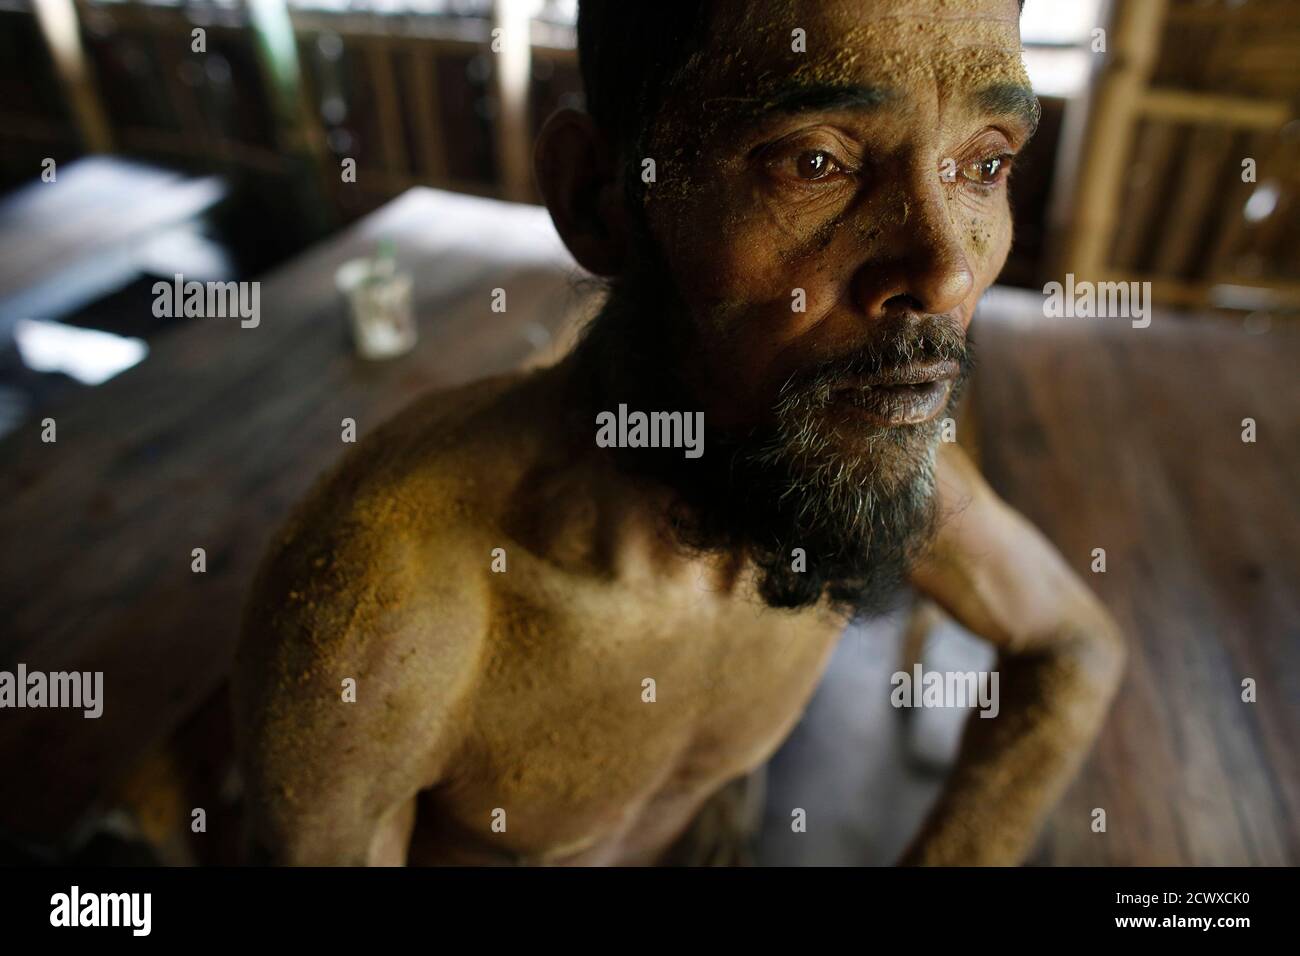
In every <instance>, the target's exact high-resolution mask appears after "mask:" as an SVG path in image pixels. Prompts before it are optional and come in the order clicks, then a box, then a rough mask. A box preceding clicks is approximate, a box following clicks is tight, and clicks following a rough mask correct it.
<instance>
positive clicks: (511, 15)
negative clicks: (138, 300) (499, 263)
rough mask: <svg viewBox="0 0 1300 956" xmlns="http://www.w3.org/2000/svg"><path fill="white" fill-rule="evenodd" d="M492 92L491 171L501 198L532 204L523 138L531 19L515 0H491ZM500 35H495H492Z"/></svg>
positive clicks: (526, 139) (528, 157)
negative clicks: (496, 176)
mask: <svg viewBox="0 0 1300 956" xmlns="http://www.w3.org/2000/svg"><path fill="white" fill-rule="evenodd" d="M492 28H493V29H492V32H493V34H495V35H494V36H493V38H492V46H491V48H492V51H493V53H492V62H493V70H492V88H493V94H494V96H495V98H496V105H497V111H496V150H497V168H498V171H499V175H500V177H501V192H502V195H503V197H504V198H506V199H513V200H515V201H517V202H525V201H528V200H530V199H532V198H533V164H532V150H531V148H530V147H531V143H530V139H531V137H530V136H529V132H528V79H529V76H530V74H531V72H532V35H531V30H532V18H531V17H530V16H529V15H528V8H527V6H526V5H525V4H522V3H519V2H518V0H493V4H492ZM498 31H500V32H498Z"/></svg>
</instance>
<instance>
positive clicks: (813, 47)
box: [642, 0, 1029, 264]
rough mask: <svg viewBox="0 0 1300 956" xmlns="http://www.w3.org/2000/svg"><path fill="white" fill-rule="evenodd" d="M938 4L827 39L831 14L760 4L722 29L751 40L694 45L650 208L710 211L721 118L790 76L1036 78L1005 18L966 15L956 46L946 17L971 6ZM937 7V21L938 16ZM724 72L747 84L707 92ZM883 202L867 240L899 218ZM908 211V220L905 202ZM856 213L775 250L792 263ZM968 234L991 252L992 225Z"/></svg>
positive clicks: (833, 79)
mask: <svg viewBox="0 0 1300 956" xmlns="http://www.w3.org/2000/svg"><path fill="white" fill-rule="evenodd" d="M934 6H935V7H937V9H936V10H934V11H927V12H928V13H929V16H922V15H917V16H902V15H885V16H876V17H874V18H873V19H871V20H869V21H865V22H862V23H858V24H856V25H855V26H853V27H850V28H849V29H847V30H844V29H839V28H836V29H835V30H834V42H833V43H831V44H826V43H824V42H823V33H824V32H825V31H827V30H830V29H831V28H830V27H828V26H823V24H824V23H825V20H824V19H823V16H824V15H822V14H819V13H818V12H817V11H816V10H815V9H810V8H808V7H807V6H805V5H803V4H801V3H799V2H797V0H783V2H780V3H766V4H756V5H754V6H751V7H749V8H748V9H746V10H745V11H744V12H743V13H742V14H740V16H739V18H738V20H737V22H736V23H735V24H734V25H728V26H727V29H725V30H722V29H719V30H717V31H716V33H717V34H718V35H727V36H737V37H744V38H746V42H745V43H743V44H737V45H736V46H734V47H732V48H730V49H716V48H711V49H707V50H699V51H696V52H695V53H694V54H692V55H691V57H690V58H689V59H688V60H687V62H686V63H685V64H684V65H683V67H682V68H681V69H680V70H679V71H678V73H677V75H676V76H675V77H674V78H673V79H672V80H671V81H670V82H669V83H668V84H667V87H668V90H669V92H668V94H667V96H666V98H665V101H664V104H663V106H664V108H663V109H662V110H661V112H660V115H659V118H658V120H657V121H656V124H655V126H654V128H653V129H652V130H651V131H650V132H649V134H648V135H647V138H646V143H647V150H648V153H649V155H652V156H658V157H660V161H659V163H658V166H659V175H658V176H657V181H656V182H655V183H653V184H650V185H649V186H648V187H647V188H646V189H645V190H644V191H643V196H642V199H643V203H644V204H645V205H646V207H647V211H649V207H650V206H651V205H652V204H658V203H661V202H669V203H673V202H675V203H679V204H681V206H680V207H679V209H678V210H677V211H676V213H675V217H674V218H676V216H683V217H686V218H687V219H689V220H690V221H703V220H705V219H707V217H706V216H703V215H702V213H703V212H704V211H705V208H704V206H703V204H705V203H708V202H709V201H711V200H714V201H716V199H717V197H716V195H713V194H711V192H710V189H709V188H708V187H709V186H710V184H711V183H712V182H713V181H714V177H716V175H717V174H718V173H719V172H725V170H720V169H719V164H718V162H717V159H716V156H717V154H718V153H719V150H717V149H716V147H715V140H716V138H717V137H718V136H719V135H720V134H721V133H724V132H725V130H723V129H722V124H723V119H722V117H723V116H725V115H728V114H729V113H730V114H731V115H734V108H735V107H737V106H743V104H745V103H752V104H753V105H754V106H755V107H761V106H762V105H763V104H765V103H766V102H768V101H769V100H770V98H771V96H772V94H773V93H774V92H776V91H777V90H778V89H780V88H784V87H787V86H788V85H789V83H790V82H791V81H792V80H793V81H794V82H796V83H806V84H808V85H836V84H850V83H853V82H861V81H862V80H863V79H866V80H868V81H870V82H871V83H873V84H879V85H881V86H884V87H907V86H918V87H921V88H936V89H938V90H939V91H940V92H942V91H944V90H948V89H952V90H966V89H982V88H985V87H990V86H994V85H997V84H1015V85H1023V86H1028V85H1029V78H1028V75H1027V73H1026V72H1025V68H1024V64H1023V62H1022V59H1021V55H1020V50H1019V47H1018V42H1017V40H1016V39H1015V38H1014V37H1009V34H1008V30H1007V27H1006V25H1005V24H1003V23H999V22H996V21H994V22H978V21H967V23H966V24H965V25H964V26H963V31H962V40H963V45H962V46H954V45H953V44H952V43H951V41H950V40H949V38H948V35H947V32H948V30H949V29H950V24H949V22H947V21H949V20H950V19H951V18H952V17H953V16H955V15H959V14H961V13H963V12H966V11H968V10H969V4H968V3H965V2H963V0H943V2H940V3H938V4H935V5H934ZM935 16H937V17H938V18H939V19H938V20H937V21H936V20H935V19H931V17H935ZM796 27H802V28H803V29H805V30H806V31H807V36H806V42H807V50H808V52H806V53H797V52H794V51H793V50H792V49H791V40H792V31H793V30H794V29H795V28H796ZM791 58H797V59H798V60H799V65H798V66H797V67H795V69H794V70H793V71H792V72H791V71H787V70H780V69H774V68H773V67H774V66H775V65H777V64H782V65H784V64H788V63H789V62H790V61H791ZM719 78H725V80H724V82H725V83H726V85H727V86H729V87H732V88H736V89H740V90H745V91H747V92H746V93H745V94H744V95H737V96H734V97H727V98H725V100H719V99H716V98H709V97H707V96H706V97H704V98H702V99H701V98H700V96H699V91H701V90H708V89H716V88H717V86H718V79H719ZM719 107H730V108H732V109H731V110H724V109H719ZM694 170H704V176H703V177H699V176H697V175H696V174H695V173H694V172H693V171H694ZM696 204H701V205H696ZM880 207H881V209H882V218H881V220H880V221H879V223H878V225H875V226H871V227H868V228H866V229H864V228H863V227H862V226H861V225H857V226H855V227H854V228H855V238H857V239H858V240H859V241H869V240H870V239H872V238H874V237H875V236H878V235H879V234H880V233H882V232H883V231H884V229H885V228H887V227H888V226H890V225H892V224H894V223H895V222H897V217H898V216H899V215H900V212H899V211H897V210H892V209H890V208H889V206H887V205H884V204H880ZM901 215H902V217H903V219H904V220H905V219H906V210H902V211H901ZM849 218H850V217H849V216H848V214H847V212H846V213H844V214H841V215H840V216H837V217H836V218H835V219H834V220H832V221H830V222H827V223H822V224H820V225H818V226H817V227H815V228H814V229H813V230H812V231H810V232H805V234H803V235H798V234H796V235H792V236H791V237H790V238H791V240H792V244H790V245H782V246H781V247H780V248H779V249H778V250H777V256H778V258H779V259H780V261H781V262H782V263H783V264H790V263H793V262H796V261H798V260H800V259H802V258H804V257H806V256H808V255H810V254H813V253H816V252H818V251H820V250H824V249H825V248H827V247H828V246H829V245H830V244H831V242H832V240H833V238H834V236H835V235H836V234H837V232H838V231H839V226H840V225H841V224H842V223H843V222H844V221H845V220H847V219H849ZM859 218H865V217H859ZM744 220H745V214H744V213H743V212H741V211H728V212H725V213H724V214H723V215H722V217H721V228H722V231H723V232H724V233H725V232H730V231H735V230H737V229H738V228H739V227H740V226H742V225H743V223H744ZM965 238H967V239H968V240H969V242H970V247H971V249H972V252H973V253H974V254H975V255H977V256H978V257H979V258H981V259H983V258H985V257H986V255H987V253H988V251H989V249H990V247H991V244H992V240H993V233H992V231H991V230H990V229H989V228H987V227H986V226H984V225H974V226H971V227H970V228H969V230H968V231H967V232H966V233H965Z"/></svg>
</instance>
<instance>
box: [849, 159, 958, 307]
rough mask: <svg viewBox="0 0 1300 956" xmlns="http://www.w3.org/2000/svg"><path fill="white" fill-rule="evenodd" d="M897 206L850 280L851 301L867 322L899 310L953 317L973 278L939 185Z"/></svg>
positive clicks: (915, 193) (917, 192) (923, 189)
mask: <svg viewBox="0 0 1300 956" xmlns="http://www.w3.org/2000/svg"><path fill="white" fill-rule="evenodd" d="M902 204H903V209H904V212H903V213H902V214H901V215H896V216H895V217H894V219H895V222H894V224H893V225H892V226H891V227H890V228H888V229H886V230H885V231H884V232H883V233H882V234H881V235H880V236H879V238H878V240H877V241H878V245H877V246H876V248H874V249H872V250H870V252H869V254H868V255H867V256H866V257H865V259H864V261H863V263H862V264H861V265H860V266H859V268H858V271H857V274H856V275H855V276H854V297H855V301H856V303H857V305H858V307H859V308H860V309H862V310H863V313H864V314H865V315H866V316H867V318H871V319H877V318H883V317H884V316H885V315H886V314H888V313H891V312H896V311H901V310H906V311H909V312H923V313H929V314H931V315H941V314H944V313H949V312H953V311H955V310H956V309H957V308H958V306H960V305H961V304H962V303H963V302H965V301H966V299H967V297H969V296H970V294H971V291H972V290H973V289H974V288H975V275H974V273H973V272H972V271H971V266H970V261H969V260H968V259H967V256H966V248H965V245H964V244H963V243H962V241H961V235H960V234H959V231H958V229H957V226H956V224H955V223H953V221H952V217H951V215H950V214H949V211H948V203H947V200H946V197H945V196H944V195H943V192H942V186H941V185H940V184H939V183H938V182H936V181H931V182H929V183H926V184H925V185H923V186H922V187H921V188H920V189H917V190H911V191H909V195H908V196H907V197H906V200H905V201H902Z"/></svg>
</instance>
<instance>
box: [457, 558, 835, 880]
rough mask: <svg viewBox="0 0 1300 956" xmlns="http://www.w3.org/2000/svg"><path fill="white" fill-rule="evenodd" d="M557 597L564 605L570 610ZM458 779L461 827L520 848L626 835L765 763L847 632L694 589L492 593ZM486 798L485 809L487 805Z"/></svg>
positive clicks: (562, 588) (545, 584) (531, 582)
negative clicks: (493, 829)
mask: <svg viewBox="0 0 1300 956" xmlns="http://www.w3.org/2000/svg"><path fill="white" fill-rule="evenodd" d="M558 595H563V600H561V599H559V597H558ZM492 598H493V605H492V611H491V622H492V623H491V634H490V638H489V641H488V643H487V648H486V652H485V654H486V659H485V660H484V662H483V664H482V667H481V675H482V676H481V679H480V685H479V687H478V688H477V689H476V691H475V693H474V696H473V707H472V715H471V716H470V732H469V736H468V741H469V742H468V744H467V746H466V748H465V754H464V759H463V761H462V762H461V764H460V771H459V773H458V774H457V775H456V778H455V779H454V780H453V781H451V783H450V785H449V787H448V788H447V789H446V790H445V791H444V794H443V797H444V801H443V802H444V806H445V810H446V811H447V812H451V813H453V814H454V815H455V816H456V817H457V818H458V821H457V822H458V823H459V824H460V825H461V826H462V827H464V826H471V827H475V828H478V827H482V826H486V825H487V820H488V819H489V818H494V819H496V820H499V821H500V823H499V826H500V827H504V829H503V830H499V831H498V832H497V833H496V834H495V837H496V838H497V839H494V840H493V842H497V843H501V844H502V845H505V846H509V847H511V848H512V849H513V850H514V851H516V852H519V853H522V854H537V855H546V854H547V853H548V852H552V851H555V850H556V849H557V848H559V849H563V848H566V847H578V846H585V845H591V844H593V843H596V842H598V841H601V840H613V839H617V838H618V837H619V836H620V834H622V833H624V832H625V831H627V830H628V829H630V828H633V827H635V826H637V825H639V824H643V823H644V821H643V820H642V817H643V816H644V814H645V813H646V811H647V809H653V808H656V807H657V808H661V809H662V810H663V811H664V814H665V815H667V816H671V815H672V813H673V812H674V809H673V808H674V807H676V806H678V805H680V806H681V807H687V806H691V805H693V804H694V803H695V802H697V801H698V800H699V799H702V797H703V796H706V795H707V794H708V793H710V792H712V791H713V790H715V789H716V788H717V787H719V786H721V784H722V783H724V782H725V781H726V780H728V779H731V778H733V777H735V776H737V775H739V774H741V773H744V772H746V771H748V770H750V769H751V768H753V767H755V766H757V765H759V764H761V763H762V762H763V761H765V760H766V759H767V758H768V757H769V756H770V755H771V754H772V752H773V751H774V750H775V749H776V748H777V746H779V744H780V743H781V741H782V740H784V739H785V737H786V736H787V735H788V733H789V731H790V730H791V728H792V727H793V726H794V724H795V723H796V722H797V720H798V718H799V716H800V715H801V713H802V712H803V709H804V707H805V705H806V704H807V701H808V699H809V698H810V697H811V695H812V692H813V690H814V689H815V687H816V684H817V681H818V679H819V677H820V675H821V673H822V670H823V669H824V667H825V663H826V661H827V659H828V657H829V654H830V651H831V650H832V648H833V646H834V644H835V641H836V640H837V639H838V636H839V632H840V630H841V628H840V626H839V625H838V623H836V622H835V621H834V620H832V619H830V618H827V617H825V616H819V615H813V614H802V615H796V614H790V613H786V612H779V611H773V610H771V609H767V608H764V607H763V606H761V604H759V603H758V602H757V601H754V600H751V599H748V598H740V597H735V598H732V597H728V596H721V595H713V594H709V593H707V592H705V591H699V590H695V589H690V588H687V589H684V590H683V589H680V588H679V589H675V590H671V591H664V592H657V591H656V590H655V589H653V588H648V589H647V588H619V587H616V586H609V585H607V584H606V585H596V584H582V583H576V582H573V581H563V582H561V581H555V580H550V579H548V577H547V575H546V574H544V573H538V574H535V575H534V576H531V577H528V578H525V577H524V576H523V575H521V576H520V578H518V579H516V580H515V581H512V582H509V583H507V582H504V581H503V582H502V583H501V586H500V587H498V588H495V589H494V592H493V596H492ZM489 804H490V806H489Z"/></svg>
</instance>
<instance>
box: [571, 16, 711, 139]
mask: <svg viewBox="0 0 1300 956" xmlns="http://www.w3.org/2000/svg"><path fill="white" fill-rule="evenodd" d="M710 7H711V3H710V0H649V2H646V0H579V4H578V68H579V70H580V71H581V72H582V88H583V92H584V94H585V97H586V102H587V112H588V113H590V114H591V117H592V119H594V120H595V121H596V125H597V126H598V127H599V128H600V129H601V130H602V131H603V132H604V133H605V134H606V135H607V136H609V137H610V138H611V139H612V140H613V141H614V143H615V145H618V146H629V145H631V144H632V143H634V142H636V140H637V139H638V138H639V137H640V135H641V133H642V131H643V129H644V127H645V125H646V123H647V122H648V121H649V120H650V119H651V118H652V117H653V116H654V115H655V114H656V113H657V112H658V111H659V107H660V105H661V104H662V100H663V96H664V93H665V90H666V87H667V85H668V82H669V81H670V80H671V78H672V76H673V74H674V73H675V72H676V71H677V70H678V69H680V68H681V67H682V66H683V65H684V64H685V63H686V60H687V58H688V57H689V56H690V55H691V53H692V52H694V51H695V50H696V49H698V48H699V47H701V46H702V45H703V41H704V35H705V32H706V31H705V27H706V26H707V21H708V15H709V13H710Z"/></svg>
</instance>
